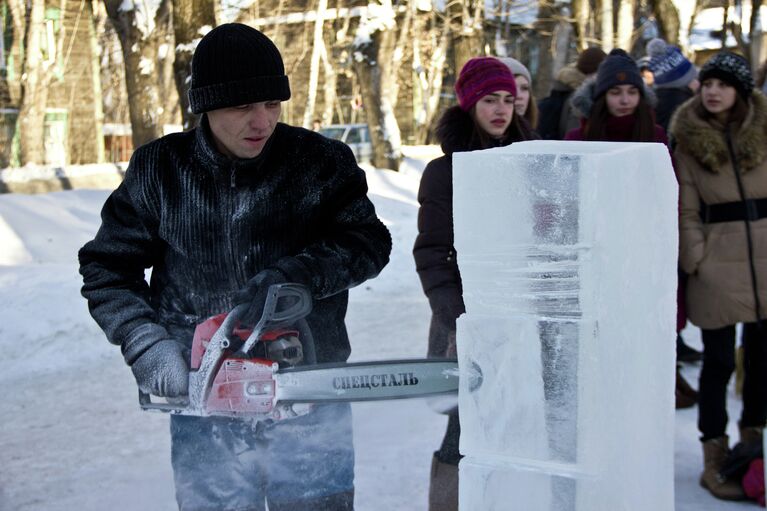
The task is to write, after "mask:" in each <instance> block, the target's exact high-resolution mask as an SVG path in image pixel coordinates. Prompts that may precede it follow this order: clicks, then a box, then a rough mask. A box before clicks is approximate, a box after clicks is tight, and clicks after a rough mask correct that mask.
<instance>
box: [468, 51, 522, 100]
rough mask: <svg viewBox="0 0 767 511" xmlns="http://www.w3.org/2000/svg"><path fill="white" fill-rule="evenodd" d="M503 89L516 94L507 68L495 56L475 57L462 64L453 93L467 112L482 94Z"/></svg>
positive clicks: (515, 85) (511, 76) (515, 88)
mask: <svg viewBox="0 0 767 511" xmlns="http://www.w3.org/2000/svg"><path fill="white" fill-rule="evenodd" d="M499 90H503V91H506V92H508V93H509V94H511V95H512V96H514V97H516V96H517V83H516V82H515V81H514V75H512V74H511V71H510V70H509V68H508V67H507V66H506V64H504V63H503V62H501V61H500V60H498V59H496V58H495V57H475V58H473V59H471V60H469V61H468V62H467V63H466V64H464V66H463V69H461V73H460V74H459V75H458V81H456V82H455V94H456V96H458V104H459V105H460V106H461V110H463V111H464V112H468V111H469V110H471V107H473V106H474V105H475V104H476V103H477V101H479V100H480V99H482V97H483V96H486V95H488V94H492V93H493V92H496V91H499Z"/></svg>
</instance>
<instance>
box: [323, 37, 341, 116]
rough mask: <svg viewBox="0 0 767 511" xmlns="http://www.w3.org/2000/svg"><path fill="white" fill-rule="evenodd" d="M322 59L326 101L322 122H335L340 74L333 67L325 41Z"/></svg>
mask: <svg viewBox="0 0 767 511" xmlns="http://www.w3.org/2000/svg"><path fill="white" fill-rule="evenodd" d="M320 57H321V59H322V65H323V69H324V70H325V80H324V82H323V83H324V84H325V86H324V88H323V96H324V102H325V109H324V110H323V112H322V117H321V123H322V124H330V123H331V122H333V109H334V106H335V104H336V102H337V101H338V98H337V97H336V84H337V83H338V75H337V74H336V70H335V69H333V65H332V64H331V63H330V59H329V57H328V49H327V47H326V46H325V42H324V41H323V42H322V53H321V54H320Z"/></svg>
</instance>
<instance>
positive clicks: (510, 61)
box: [498, 57, 533, 84]
mask: <svg viewBox="0 0 767 511" xmlns="http://www.w3.org/2000/svg"><path fill="white" fill-rule="evenodd" d="M498 58H499V59H500V60H501V62H503V63H504V64H506V67H508V68H509V69H510V70H511V74H513V75H514V76H517V75H521V76H524V77H525V78H527V83H529V84H532V83H533V79H532V78H531V77H530V71H529V70H528V69H527V68H526V67H525V65H524V64H523V63H521V62H520V61H518V60H517V59H515V58H512V57H498Z"/></svg>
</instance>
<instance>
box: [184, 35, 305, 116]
mask: <svg viewBox="0 0 767 511" xmlns="http://www.w3.org/2000/svg"><path fill="white" fill-rule="evenodd" d="M288 99H290V85H289V83H288V77H287V76H285V66H284V65H283V63H282V56H281V55H280V52H279V50H278V49H277V47H276V46H275V45H274V43H273V42H272V41H271V39H269V38H268V37H266V36H265V35H264V34H262V33H261V32H259V31H258V30H256V29H255V28H252V27H249V26H248V25H243V24H242V23H227V24H224V25H219V26H218V27H216V28H214V29H213V30H211V31H210V32H208V33H207V34H206V35H205V37H203V38H202V39H201V40H200V43H199V44H198V45H197V49H195V51H194V56H193V57H192V84H191V88H190V89H189V104H190V106H191V108H192V112H193V113H195V114H199V113H202V112H209V111H211V110H217V109H219V108H226V107H230V106H238V105H245V104H248V103H258V102H261V101H275V100H279V101H285V100H288Z"/></svg>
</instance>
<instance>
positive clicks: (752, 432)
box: [740, 426, 762, 445]
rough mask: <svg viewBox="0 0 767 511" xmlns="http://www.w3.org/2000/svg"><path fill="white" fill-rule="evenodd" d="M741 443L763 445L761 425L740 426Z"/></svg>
mask: <svg viewBox="0 0 767 511" xmlns="http://www.w3.org/2000/svg"><path fill="white" fill-rule="evenodd" d="M740 443H742V444H746V445H751V444H755V445H762V428H760V427H759V426H746V427H743V426H740Z"/></svg>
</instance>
